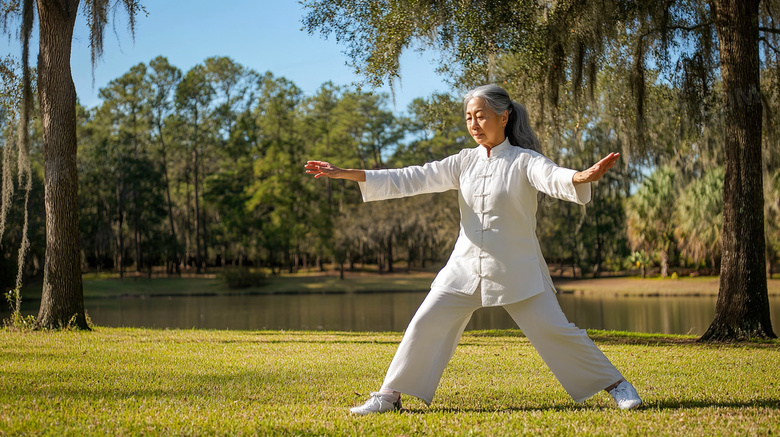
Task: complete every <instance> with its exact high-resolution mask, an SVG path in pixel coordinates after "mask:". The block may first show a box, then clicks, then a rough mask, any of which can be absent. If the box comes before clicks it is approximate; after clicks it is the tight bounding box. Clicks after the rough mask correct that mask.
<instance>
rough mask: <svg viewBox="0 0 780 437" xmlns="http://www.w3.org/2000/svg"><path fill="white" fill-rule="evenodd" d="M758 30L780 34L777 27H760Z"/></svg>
mask: <svg viewBox="0 0 780 437" xmlns="http://www.w3.org/2000/svg"><path fill="white" fill-rule="evenodd" d="M758 30H759V32H767V33H775V34H780V29H778V28H776V27H759V28H758Z"/></svg>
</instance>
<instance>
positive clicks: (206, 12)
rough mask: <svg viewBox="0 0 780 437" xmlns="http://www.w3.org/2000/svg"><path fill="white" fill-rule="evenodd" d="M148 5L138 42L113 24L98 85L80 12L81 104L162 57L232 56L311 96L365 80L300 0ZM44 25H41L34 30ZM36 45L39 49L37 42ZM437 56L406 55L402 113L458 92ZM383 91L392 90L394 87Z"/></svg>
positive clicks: (121, 20)
mask: <svg viewBox="0 0 780 437" xmlns="http://www.w3.org/2000/svg"><path fill="white" fill-rule="evenodd" d="M143 4H144V6H145V7H146V9H147V11H148V16H143V15H142V16H139V17H138V19H137V24H136V37H135V41H133V39H132V37H131V35H130V32H129V31H128V30H127V17H126V15H125V14H124V12H123V11H121V10H120V11H117V12H116V14H114V15H112V16H113V17H114V18H113V19H112V21H111V22H110V23H109V25H108V26H107V27H106V39H105V53H104V55H103V57H102V59H101V60H100V61H99V63H98V65H97V68H96V69H95V72H94V74H95V85H94V87H93V85H92V67H91V61H90V50H89V29H88V27H87V24H86V20H85V19H84V18H83V17H80V18H79V21H78V22H77V23H76V29H75V33H74V39H73V53H72V56H71V66H72V69H73V80H74V82H75V84H76V90H77V93H78V95H79V100H80V102H81V104H83V105H85V106H87V107H93V106H96V105H98V104H99V103H100V99H99V98H98V90H99V89H100V88H101V87H103V86H105V85H106V84H108V82H109V81H111V80H112V79H115V78H117V77H119V76H121V75H122V74H124V73H126V72H127V71H128V70H129V69H130V67H131V66H133V65H135V64H138V63H139V62H144V63H148V62H149V61H150V60H151V59H153V58H154V57H156V56H158V55H163V56H166V57H167V58H168V60H169V61H170V62H171V63H172V64H173V65H175V66H177V67H179V68H180V69H181V70H183V71H185V72H186V71H187V70H188V69H189V68H191V67H192V66H194V65H196V64H198V63H200V62H202V61H203V60H204V59H206V58H207V57H210V56H228V57H230V58H232V59H233V60H234V61H236V62H238V63H240V64H242V65H244V66H246V67H249V68H252V69H254V70H256V71H258V72H260V73H263V72H265V71H271V72H272V73H273V74H274V75H275V76H284V77H286V78H288V79H290V80H292V81H293V82H294V83H295V84H296V85H297V86H298V87H300V88H301V89H302V90H303V92H304V93H306V94H311V93H314V92H316V90H317V89H318V88H319V87H320V85H322V83H324V82H327V81H333V82H334V83H336V84H340V85H349V84H351V83H353V82H355V81H357V80H360V79H361V78H360V77H358V76H356V75H355V74H354V73H353V71H352V70H351V68H349V67H348V66H346V65H345V62H346V61H348V59H347V57H346V56H345V55H344V54H342V53H341V52H342V50H343V49H344V48H343V47H342V46H339V45H338V44H336V42H335V39H334V38H332V37H331V38H329V39H328V40H325V39H324V38H322V37H321V36H319V35H309V34H308V33H307V32H305V31H302V30H301V27H302V24H301V17H302V16H303V8H302V7H301V5H299V4H298V2H297V1H295V0H279V1H270V0H260V1H258V0H223V1H215V0H146V1H143ZM37 31H38V29H37V27H36V29H35V31H34V34H37ZM3 39H5V40H6V41H5V42H7V41H8V39H7V38H3ZM0 44H2V41H0ZM32 48H33V50H34V53H36V54H37V41H36V42H35V45H33V46H32ZM7 51H8V52H10V53H11V54H13V55H14V56H17V57H21V52H20V49H19V48H18V44H17V43H16V41H13V40H12V41H11V46H10V47H9V48H8V50H7ZM31 59H35V55H33V56H31ZM435 59H436V53H434V52H427V53H426V54H425V55H422V56H421V55H420V54H419V53H417V52H413V51H409V53H407V54H405V55H404V56H403V57H402V60H401V75H402V79H401V82H400V83H399V84H396V104H395V106H394V107H392V106H391V109H393V110H394V111H396V112H402V111H404V110H405V108H406V106H407V105H408V103H409V102H411V101H412V99H414V98H416V97H425V96H428V95H430V94H431V93H433V92H435V91H438V92H450V91H451V90H450V89H449V87H448V86H447V84H446V83H445V82H444V80H443V79H442V78H441V77H439V76H438V75H437V74H436V73H435V71H434V70H435ZM383 91H385V92H388V93H389V88H385V89H383ZM391 105H392V102H391Z"/></svg>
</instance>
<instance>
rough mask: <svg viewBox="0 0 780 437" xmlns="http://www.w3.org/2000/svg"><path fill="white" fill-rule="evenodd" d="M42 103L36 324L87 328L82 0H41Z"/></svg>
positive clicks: (40, 81)
mask: <svg viewBox="0 0 780 437" xmlns="http://www.w3.org/2000/svg"><path fill="white" fill-rule="evenodd" d="M37 4H38V17H39V24H40V34H39V38H40V54H39V57H38V100H39V102H40V108H41V118H42V122H43V150H44V152H43V154H44V157H43V159H44V186H45V187H44V188H45V201H46V261H45V265H44V274H43V294H42V296H41V308H40V311H39V312H38V320H37V323H38V325H39V326H41V327H46V328H59V327H63V326H66V325H68V323H69V322H71V323H72V326H74V327H78V328H83V329H89V326H88V325H87V320H86V314H85V312H84V293H83V290H82V283H81V266H80V263H79V261H80V259H81V258H80V253H81V242H80V241H79V218H78V174H77V168H76V88H75V86H74V85H73V76H72V75H71V71H70V51H71V41H72V40H73V26H74V25H75V23H76V14H77V12H78V6H79V2H78V0H61V1H58V2H53V1H47V0H38V2H37Z"/></svg>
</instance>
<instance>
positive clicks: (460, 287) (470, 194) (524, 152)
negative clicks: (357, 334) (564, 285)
mask: <svg viewBox="0 0 780 437" xmlns="http://www.w3.org/2000/svg"><path fill="white" fill-rule="evenodd" d="M574 173H576V171H575V170H570V169H566V168H562V167H558V166H557V165H556V164H555V163H553V162H552V161H550V160H549V159H547V158H546V157H544V156H543V155H541V154H539V153H536V152H534V151H531V150H528V149H523V148H520V147H515V146H512V145H510V144H509V140H505V141H504V142H503V143H501V144H499V145H498V146H495V147H493V148H492V150H491V151H490V157H488V156H487V149H486V148H485V147H483V146H477V147H474V148H471V149H463V150H461V151H460V153H458V154H457V155H452V156H449V157H447V158H444V159H442V160H441V161H435V162H430V163H427V164H425V165H423V166H410V167H405V168H400V169H391V170H367V171H366V181H365V182H360V183H359V185H360V191H361V192H362V194H363V201H365V202H368V201H373V200H383V199H394V198H399V197H406V196H413V195H415V194H423V193H438V192H442V191H447V190H455V189H456V190H458V204H459V206H460V233H459V235H458V240H457V242H456V243H455V248H454V249H453V250H452V254H451V255H450V259H449V261H447V265H446V266H444V268H443V269H442V270H441V271H440V272H439V274H438V275H437V276H436V279H434V281H433V284H432V287H440V288H444V289H447V290H451V291H455V292H460V293H466V294H473V293H474V292H475V291H476V290H477V288H478V287H479V286H480V285H481V292H482V305H484V306H496V305H506V304H510V303H513V302H517V301H520V300H523V299H527V298H529V297H531V296H534V295H536V294H538V293H541V292H543V291H545V290H549V289H552V290H554V287H553V283H552V279H551V278H550V272H549V270H548V268H547V264H546V263H545V262H544V258H543V257H542V251H541V249H540V248H539V241H538V240H537V239H536V209H537V193H538V192H539V191H541V192H543V193H546V194H547V195H549V196H551V197H555V198H558V199H563V200H568V201H571V202H576V203H579V204H585V203H588V202H589V201H590V197H591V188H590V184H582V185H578V186H576V187H575V186H574V184H573V183H572V176H574Z"/></svg>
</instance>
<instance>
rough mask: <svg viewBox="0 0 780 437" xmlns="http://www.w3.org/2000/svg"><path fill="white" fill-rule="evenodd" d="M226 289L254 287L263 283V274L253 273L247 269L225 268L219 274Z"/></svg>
mask: <svg viewBox="0 0 780 437" xmlns="http://www.w3.org/2000/svg"><path fill="white" fill-rule="evenodd" d="M220 276H221V277H222V279H224V280H225V283H226V284H227V286H228V288H247V287H256V286H259V285H263V284H264V283H265V279H266V276H265V273H263V272H253V271H252V270H250V269H249V268H247V267H225V268H224V269H222V273H220Z"/></svg>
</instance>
